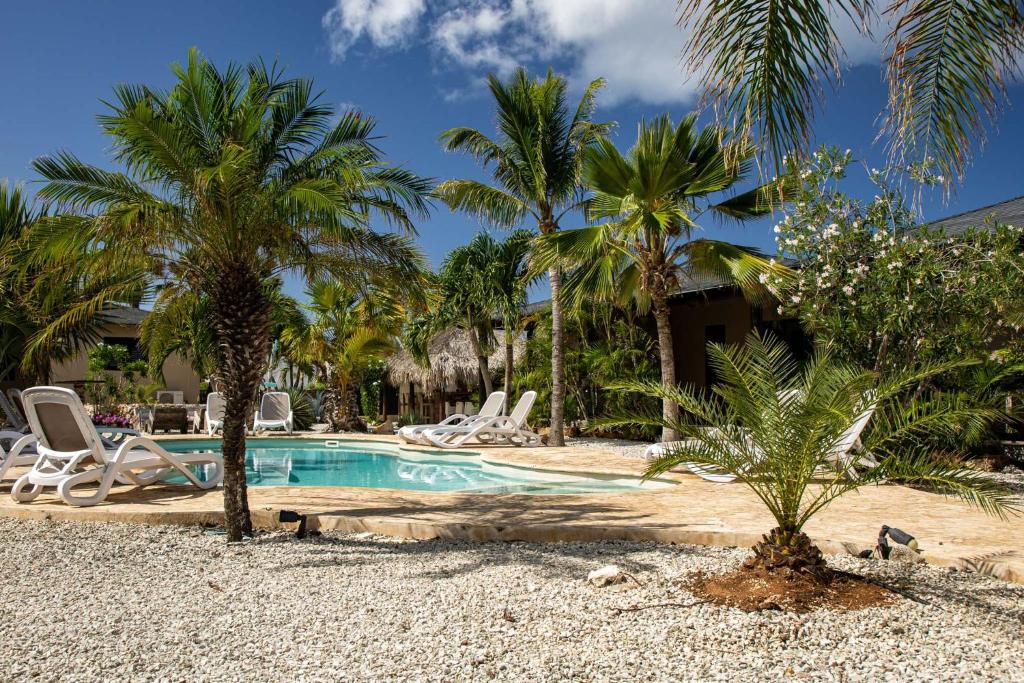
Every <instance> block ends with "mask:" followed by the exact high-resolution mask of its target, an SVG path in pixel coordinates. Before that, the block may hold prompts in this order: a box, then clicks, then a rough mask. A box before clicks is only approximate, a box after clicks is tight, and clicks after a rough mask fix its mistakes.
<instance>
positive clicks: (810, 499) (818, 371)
mask: <svg viewBox="0 0 1024 683" xmlns="http://www.w3.org/2000/svg"><path fill="white" fill-rule="evenodd" d="M709 350H710V354H711V362H712V364H713V365H714V367H715V369H716V371H717V372H718V373H719V376H720V377H721V378H722V383H721V384H719V385H717V386H716V387H715V388H714V389H713V390H712V392H711V394H710V395H708V394H706V393H703V392H701V391H699V390H697V389H694V388H678V387H672V388H665V387H663V386H661V385H660V384H657V383H649V384H643V383H638V384H629V385H626V386H625V387H624V388H627V389H629V390H631V391H642V392H645V393H647V394H649V395H651V396H657V397H659V398H662V399H664V400H668V401H672V402H674V403H678V404H679V405H681V406H682V407H683V409H684V412H683V417H682V418H680V419H677V420H672V421H670V422H667V423H666V421H665V420H664V419H663V418H660V417H655V416H647V417H643V416H629V417H626V418H614V419H612V420H610V421H609V422H618V423H640V424H650V423H658V424H668V426H670V427H671V428H672V429H674V430H675V431H677V432H678V433H679V434H680V435H681V437H682V440H681V441H679V442H677V443H675V444H673V447H672V448H671V450H670V451H669V452H668V453H666V454H665V455H664V456H663V457H661V458H659V459H658V460H656V461H655V462H653V463H652V464H651V465H650V467H649V468H648V470H647V472H646V475H645V476H647V477H654V476H657V475H659V474H663V473H665V472H668V471H669V470H670V469H672V468H674V467H678V466H680V465H683V464H685V463H696V464H699V465H703V466H705V467H710V468H716V469H719V470H722V471H725V472H728V473H730V474H733V475H735V476H736V478H737V479H738V480H739V481H740V482H742V483H743V484H745V485H747V486H749V487H750V488H751V489H752V490H753V491H754V493H755V494H756V495H757V497H758V498H759V499H760V500H761V501H762V502H763V503H764V505H765V506H766V507H767V508H768V510H769V511H770V512H771V514H772V516H773V517H774V518H775V522H776V525H777V526H776V528H775V529H773V530H771V531H770V532H769V533H768V534H767V535H765V537H764V540H763V542H761V543H758V544H757V545H756V546H755V547H754V556H753V557H752V558H751V560H750V561H748V562H746V563H745V566H747V567H748V568H754V567H763V568H765V569H767V570H769V571H771V570H774V569H778V568H788V569H790V570H793V571H802V572H807V573H808V574H810V575H811V576H814V577H816V578H819V579H822V580H828V578H829V573H828V569H827V568H826V567H825V564H824V561H823V559H822V557H821V551H820V550H819V549H818V548H817V547H816V546H815V545H814V544H813V543H812V542H811V540H810V539H809V538H808V537H807V535H806V534H805V533H804V531H803V529H804V527H805V526H806V524H807V522H808V521H809V520H810V519H811V518H813V517H814V515H815V514H817V513H818V512H820V511H821V510H823V509H824V508H825V507H826V506H827V505H828V504H829V503H831V502H832V501H834V500H836V499H837V498H839V497H840V496H843V495H845V494H847V493H849V492H850V491H854V490H856V489H858V488H861V487H863V486H868V485H871V484H879V483H881V482H885V481H891V482H915V483H918V484H924V485H928V486H930V487H932V488H933V489H935V490H937V491H939V492H941V493H945V494H948V495H952V496H958V497H960V498H962V499H963V500H965V501H967V502H968V503H971V504H974V505H977V506H980V507H981V508H982V509H984V510H986V511H987V512H990V513H993V514H996V515H1004V514H1005V513H1006V512H1008V511H1011V510H1013V501H1014V498H1013V495H1012V492H1009V491H1006V490H1004V489H1002V488H1001V487H1000V486H999V484H997V483H996V482H995V481H994V480H993V479H991V478H989V477H986V476H985V475H984V474H983V473H981V472H978V471H977V470H972V469H969V468H966V467H963V466H961V465H958V464H955V463H951V462H950V461H949V460H948V459H944V460H942V461H938V460H935V459H934V458H933V457H932V455H931V452H930V450H929V449H928V448H927V446H925V445H924V443H923V439H926V438H929V437H930V436H931V435H934V434H936V433H944V434H953V433H954V432H957V431H960V430H961V429H962V428H963V427H964V426H965V425H971V424H976V423H979V422H986V421H989V420H991V419H993V418H994V417H996V413H994V412H993V411H992V410H991V409H989V408H976V407H970V406H968V405H965V404H964V403H963V402H962V401H961V400H959V399H956V398H946V399H944V398H942V397H931V398H929V397H923V398H918V399H916V400H912V401H910V402H909V403H908V402H907V400H906V395H907V389H912V388H913V387H915V386H917V385H918V383H919V382H920V381H921V380H922V379H923V378H926V377H930V376H934V375H936V374H938V373H941V372H944V371H946V370H949V369H950V367H951V366H948V365H947V366H936V367H932V368H926V369H922V370H919V371H917V372H908V373H905V374H903V375H901V376H899V377H893V378H889V379H884V380H879V378H878V377H877V376H876V375H875V374H874V373H872V372H869V371H865V370H862V369H860V368H857V367H854V366H849V365H844V364H842V363H839V362H837V361H836V360H835V359H834V358H833V357H832V356H831V355H830V353H829V351H828V349H820V350H818V352H817V353H816V355H815V356H814V357H813V358H812V359H811V360H810V361H809V362H808V363H807V365H805V366H803V367H802V366H801V365H800V364H799V363H797V362H796V361H795V360H794V358H793V356H792V354H791V353H790V352H789V350H788V349H787V348H786V346H785V344H784V343H782V342H780V341H778V340H776V339H773V338H771V337H768V338H761V337H760V336H758V335H757V333H751V334H750V336H749V337H748V338H747V343H746V345H745V346H733V347H722V346H718V345H715V344H712V345H710V347H709ZM871 407H873V408H874V413H873V415H871V417H870V421H869V422H868V423H867V427H866V429H865V430H864V431H863V432H862V433H861V437H860V439H861V447H860V449H859V451H857V452H856V453H855V454H854V455H852V456H848V455H845V450H843V449H838V450H837V445H838V444H840V443H841V442H843V441H844V439H848V434H849V432H848V430H849V429H850V428H851V426H852V425H854V423H855V422H857V420H858V418H860V417H861V416H863V414H864V413H865V411H866V410H868V409H870V408H871ZM851 468H852V469H851ZM852 470H853V471H852ZM812 484H815V485H813V486H812Z"/></svg>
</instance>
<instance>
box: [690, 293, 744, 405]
mask: <svg viewBox="0 0 1024 683" xmlns="http://www.w3.org/2000/svg"><path fill="white" fill-rule="evenodd" d="M753 324H754V320H753V316H752V310H751V306H750V304H749V303H748V302H747V301H745V300H744V299H743V297H742V296H739V295H735V294H729V295H726V296H715V295H709V296H707V297H705V296H694V297H690V298H687V299H682V300H676V301H673V302H672V343H673V346H674V353H675V359H676V380H677V381H678V382H679V383H680V384H686V383H693V384H697V385H698V386H704V385H706V384H707V380H708V377H707V372H706V366H707V351H706V347H707V342H708V341H724V342H725V343H727V344H737V343H742V342H743V339H744V338H745V337H746V336H747V333H748V332H750V329H751V327H752V326H753ZM723 332H724V339H723V338H722V337H721V336H720V334H721V333H723Z"/></svg>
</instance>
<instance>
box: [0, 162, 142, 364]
mask: <svg viewBox="0 0 1024 683" xmlns="http://www.w3.org/2000/svg"><path fill="white" fill-rule="evenodd" d="M45 216H46V213H45V212H44V211H40V210H36V209H34V208H33V207H32V206H31V205H30V204H29V202H28V199H27V198H26V197H25V195H24V193H23V192H22V190H21V188H20V187H19V186H14V187H8V185H7V183H6V182H4V183H0V378H15V377H18V376H21V377H25V378H29V379H31V380H32V381H34V382H36V383H41V384H45V383H47V382H48V381H49V378H50V369H51V368H52V366H53V364H54V363H60V362H62V361H67V360H70V359H71V358H73V357H74V356H75V355H76V354H77V353H78V352H79V351H80V350H81V349H82V348H83V347H85V346H87V345H89V344H95V343H97V342H98V341H100V339H101V337H100V329H101V328H102V327H103V325H105V324H106V322H107V321H106V319H105V317H104V312H105V311H106V310H107V309H109V308H110V307H111V306H113V305H115V304H116V303H117V302H124V301H128V300H134V299H136V298H138V296H139V294H140V292H141V291H142V289H143V279H144V275H145V274H144V273H143V272H142V271H140V270H139V269H137V268H134V267H133V265H132V264H131V263H124V264H118V267H115V268H112V269H110V270H109V271H107V272H104V273H97V272H95V271H94V270H93V269H92V268H91V263H92V262H93V260H94V259H95V258H96V253H95V250H92V249H88V250H74V249H73V250H69V251H68V252H67V253H65V254H63V255H60V256H52V257H51V256H47V255H46V254H44V253H43V252H42V251H41V250H40V249H39V248H38V242H39V240H38V238H37V236H38V234H39V233H40V232H42V230H41V229H40V228H41V227H43V226H41V225H40V223H41V222H42V221H43V219H44V218H45Z"/></svg>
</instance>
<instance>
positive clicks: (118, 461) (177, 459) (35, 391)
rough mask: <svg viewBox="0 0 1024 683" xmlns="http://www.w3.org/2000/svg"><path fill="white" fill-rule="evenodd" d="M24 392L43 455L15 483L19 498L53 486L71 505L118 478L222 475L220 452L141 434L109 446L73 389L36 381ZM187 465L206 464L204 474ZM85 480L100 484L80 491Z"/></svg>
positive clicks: (87, 501)
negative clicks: (169, 446)
mask: <svg viewBox="0 0 1024 683" xmlns="http://www.w3.org/2000/svg"><path fill="white" fill-rule="evenodd" d="M23 397H24V404H25V412H26V416H27V417H28V423H29V427H30V428H31V429H32V434H33V435H34V436H35V438H36V441H37V444H36V449H37V450H38V452H39V457H38V458H37V459H36V461H35V463H34V464H33V466H32V469H31V470H30V471H29V472H28V473H27V474H24V475H22V476H21V477H19V478H18V480H17V481H16V482H15V483H14V487H13V488H12V489H11V497H12V498H13V499H14V500H16V501H18V502H27V501H31V500H33V499H35V498H36V497H37V496H38V495H39V494H40V493H41V492H42V490H43V489H44V488H45V487H47V486H55V487H56V488H57V494H58V495H59V496H60V497H61V499H62V500H63V501H64V502H65V503H67V504H69V505H75V506H85V505H96V504H98V503H101V502H103V500H105V499H106V497H107V494H108V493H109V492H110V487H111V486H113V485H114V482H115V481H116V482H121V483H131V484H135V485H138V486H146V485H148V484H153V483H155V482H157V481H160V480H161V479H163V478H165V477H166V476H167V475H170V474H175V473H178V474H181V475H183V476H184V477H185V479H186V480H188V481H189V482H190V483H192V485H194V486H196V487H197V488H201V489H211V488H214V487H215V486H217V485H218V484H219V483H220V481H221V479H222V478H223V476H224V461H223V458H222V457H221V456H220V455H217V454H212V453H169V452H167V451H166V450H164V449H163V448H161V447H160V445H159V444H157V443H156V442H154V441H152V440H151V439H147V438H145V437H141V436H129V437H127V438H125V439H124V441H122V442H121V443H120V444H119V445H118V446H117V448H116V449H109V448H107V447H106V445H105V444H104V440H103V438H102V437H101V436H100V434H99V432H98V431H97V429H96V427H94V426H93V424H92V422H91V421H90V419H89V416H88V415H87V414H86V412H85V407H84V406H83V405H82V401H81V400H80V399H79V398H78V395H77V394H75V392H73V391H71V390H70V389H64V388H61V387H32V388H31V389H27V390H25V393H24V395H23ZM189 465H200V466H205V467H206V468H207V471H206V472H205V475H206V476H205V478H204V479H200V478H199V477H197V476H196V474H195V473H194V472H193V471H192V470H191V469H189ZM83 484H97V487H96V488H95V489H94V490H93V491H92V492H91V495H84V496H80V495H76V494H75V493H74V490H75V488H76V487H78V486H81V485H83Z"/></svg>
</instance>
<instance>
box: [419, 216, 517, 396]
mask: <svg viewBox="0 0 1024 683" xmlns="http://www.w3.org/2000/svg"><path fill="white" fill-rule="evenodd" d="M500 252H501V245H500V244H498V242H496V241H495V240H494V238H493V237H491V236H490V235H489V234H487V233H486V232H481V233H479V234H477V235H476V236H475V237H474V238H473V239H472V240H470V242H469V243H468V244H465V245H463V246H461V247H458V248H456V249H453V250H452V251H451V253H449V254H448V256H447V257H445V260H444V263H442V264H441V269H440V271H439V272H438V276H437V281H438V285H439V288H440V305H439V306H438V308H437V311H436V314H435V315H434V317H433V331H434V332H439V331H441V330H442V329H444V328H447V327H450V326H455V327H460V328H462V329H463V330H465V331H466V334H468V335H469V341H470V344H472V346H473V353H474V354H475V355H476V359H477V365H478V366H479V369H480V382H481V386H480V389H481V395H482V396H487V395H489V394H490V393H491V391H492V390H493V386H492V382H491V369H490V367H489V358H490V355H491V351H492V350H493V348H494V317H495V313H496V311H497V309H498V306H499V301H498V296H497V289H496V287H495V282H494V272H493V268H494V264H495V262H496V261H497V260H498V259H499V258H500ZM481 400H483V399H481Z"/></svg>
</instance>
